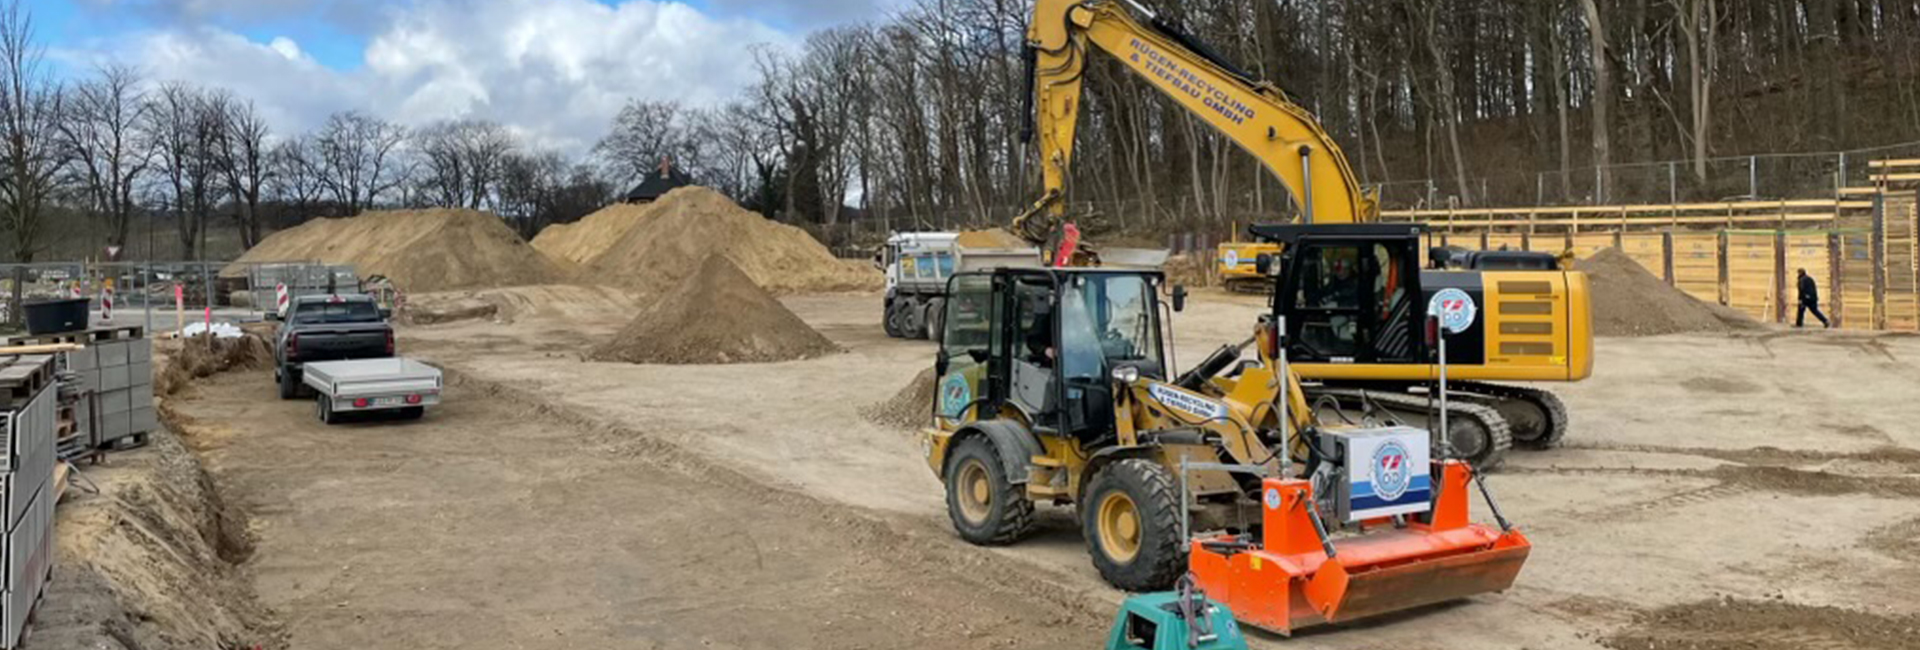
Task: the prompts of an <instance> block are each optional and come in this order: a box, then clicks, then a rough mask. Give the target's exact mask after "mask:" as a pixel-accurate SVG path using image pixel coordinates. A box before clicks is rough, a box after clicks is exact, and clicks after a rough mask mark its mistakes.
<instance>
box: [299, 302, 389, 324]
mask: <svg viewBox="0 0 1920 650" xmlns="http://www.w3.org/2000/svg"><path fill="white" fill-rule="evenodd" d="M378 322H380V308H379V307H375V306H374V304H373V303H370V302H330V303H319V304H308V305H301V306H300V309H299V310H298V311H295V312H294V313H293V323H294V324H295V325H315V324H324V323H378Z"/></svg>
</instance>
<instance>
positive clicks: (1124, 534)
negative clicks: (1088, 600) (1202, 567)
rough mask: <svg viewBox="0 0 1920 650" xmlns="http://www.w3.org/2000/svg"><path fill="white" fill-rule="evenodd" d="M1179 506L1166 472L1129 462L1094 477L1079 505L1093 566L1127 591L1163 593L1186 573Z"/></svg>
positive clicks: (1135, 460)
mask: <svg viewBox="0 0 1920 650" xmlns="http://www.w3.org/2000/svg"><path fill="white" fill-rule="evenodd" d="M1178 508H1179V502H1178V499H1177V498H1176V497H1175V496H1174V489H1173V477H1172V476H1171V475H1170V474H1169V473H1168V472H1167V469H1166V468H1165V467H1161V466H1160V465H1159V464H1157V463H1154V462H1152V461H1148V460H1142V459H1138V458H1130V459H1126V460H1121V461H1117V462H1115V463H1113V464H1111V465H1108V466H1107V467H1106V468H1105V469H1102V470H1100V473H1099V474H1098V475H1096V476H1094V477H1093V483H1092V484H1091V485H1089V486H1088V487H1087V495H1086V498H1085V499H1084V500H1082V501H1081V502H1080V530H1081V533H1082V534H1083V535H1084V536H1085V537H1086V540H1087V554H1088V555H1091V556H1093V566H1094V568H1097V569H1099V570H1100V577H1102V578H1105V579H1106V580H1107V582H1108V583H1109V584H1112V585H1113V586H1115V587H1119V588H1121V589H1125V590H1127V591H1160V590H1163V589H1167V588H1169V587H1172V586H1173V582H1174V580H1176V579H1178V578H1179V577H1180V574H1181V573H1182V572H1184V571H1185V570H1186V566H1187V557H1186V552H1185V551H1184V550H1183V549H1184V548H1185V546H1184V545H1183V544H1181V543H1180V514H1179V510H1178Z"/></svg>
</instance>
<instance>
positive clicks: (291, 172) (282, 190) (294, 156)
mask: <svg viewBox="0 0 1920 650" xmlns="http://www.w3.org/2000/svg"><path fill="white" fill-rule="evenodd" d="M318 159H319V155H318V154H316V153H314V145H313V140H312V139H311V138H308V137H300V138H295V139H292V140H286V141H283V142H281V143H280V144H277V145H274V147H273V151H272V152H270V153H268V155H267V167H268V169H270V170H272V171H271V172H270V173H269V174H268V178H269V179H270V180H271V184H270V185H269V190H268V191H269V192H270V193H271V195H272V196H273V198H274V200H275V201H277V202H280V203H282V204H285V205H286V206H287V207H290V208H292V209H293V210H294V212H295V214H297V215H298V216H299V217H301V218H306V217H310V216H314V214H313V213H314V211H315V208H316V204H317V203H318V202H319V201H320V197H321V196H322V195H323V194H324V193H325V191H326V186H325V184H324V183H322V182H321V181H320V164H319V162H318Z"/></svg>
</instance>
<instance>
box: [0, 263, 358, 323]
mask: <svg viewBox="0 0 1920 650" xmlns="http://www.w3.org/2000/svg"><path fill="white" fill-rule="evenodd" d="M281 284H285V285H286V286H287V288H288V295H289V296H290V297H292V296H300V295H309V294H315V293H323V292H330V291H336V290H337V291H356V292H357V291H362V290H364V289H365V286H364V284H363V282H362V279H361V278H360V277H359V276H358V275H357V274H356V273H355V272H354V269H353V267H351V266H338V265H324V264H319V263H316V262H292V263H284V262H282V263H251V262H245V263H242V262H118V263H116V262H104V263H103V262H90V263H82V262H45V263H33V264H0V329H6V330H11V331H18V330H19V329H20V328H21V325H20V323H21V310H20V309H19V305H20V304H30V303H33V302H37V301H42V300H59V299H73V298H85V299H86V300H87V306H88V311H89V312H90V314H91V321H92V323H93V324H94V325H95V326H109V325H141V326H143V327H145V328H146V329H147V331H148V332H155V331H175V330H178V329H180V328H181V327H183V326H185V325H187V324H189V323H198V322H206V321H213V322H229V323H243V322H255V321H260V320H264V319H265V318H266V315H267V313H268V312H269V311H273V310H274V309H275V304H276V301H277V292H278V287H279V285H281ZM109 288H111V289H112V290H111V292H109V291H108V289H109Z"/></svg>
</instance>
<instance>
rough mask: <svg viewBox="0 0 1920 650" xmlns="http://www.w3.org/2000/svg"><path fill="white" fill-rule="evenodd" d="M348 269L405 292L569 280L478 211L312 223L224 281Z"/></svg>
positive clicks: (277, 240)
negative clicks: (299, 268) (266, 267)
mask: <svg viewBox="0 0 1920 650" xmlns="http://www.w3.org/2000/svg"><path fill="white" fill-rule="evenodd" d="M302 261H319V262H324V263H327V264H351V265H353V266H354V270H355V271H357V272H358V273H359V274H360V276H361V277H368V276H373V275H384V276H387V277H388V278H391V279H392V280H393V281H394V283H395V284H396V285H398V286H399V287H400V288H401V289H402V290H404V291H407V292H426V291H448V290H453V289H472V288H483V287H505V286H516V285H524V284H548V283H553V282H558V281H561V280H563V279H565V278H566V276H567V275H568V272H567V271H566V270H564V267H563V265H562V264H559V263H555V262H554V261H553V260H551V259H549V258H547V257H546V256H544V255H541V254H540V252H539V251H537V250H535V249H534V248H533V247H532V246H528V245H527V242H526V241H524V240H522V239H520V236H519V235H518V234H515V233H514V232H513V229H511V228H508V227H507V224H506V223H505V222H503V221H501V220H500V218H499V217H496V216H494V215H491V214H488V213H485V212H476V211H473V210H438V209H436V210H396V211H388V212H368V213H365V214H362V215H360V216H357V217H351V218H346V219H314V220H312V221H308V222H306V223H304V224H301V225H299V226H297V227H294V228H289V229H287V230H282V231H280V232H277V233H274V234H273V235H272V236H270V237H267V238H266V240H264V241H262V242H260V244H259V245H256V246H254V247H253V248H252V249H251V250H248V251H247V253H246V255H242V256H241V257H240V259H239V260H238V261H237V262H235V263H234V264H233V265H230V266H228V267H227V268H226V269H225V270H223V271H222V272H221V275H224V276H228V277H241V276H244V275H246V272H247V270H246V267H245V266H244V264H245V263H249V262H302Z"/></svg>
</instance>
